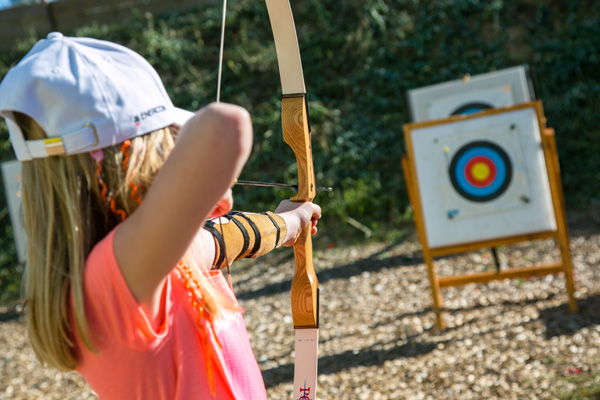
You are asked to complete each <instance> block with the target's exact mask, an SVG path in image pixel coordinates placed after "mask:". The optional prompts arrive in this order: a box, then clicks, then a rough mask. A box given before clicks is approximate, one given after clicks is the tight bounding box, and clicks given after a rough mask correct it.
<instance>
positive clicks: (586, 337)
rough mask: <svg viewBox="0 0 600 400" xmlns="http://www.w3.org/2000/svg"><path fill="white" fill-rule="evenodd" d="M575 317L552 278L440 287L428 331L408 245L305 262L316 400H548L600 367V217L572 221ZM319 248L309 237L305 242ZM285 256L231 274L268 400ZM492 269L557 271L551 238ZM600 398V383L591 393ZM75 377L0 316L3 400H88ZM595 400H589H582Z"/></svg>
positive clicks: (417, 264)
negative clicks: (442, 321)
mask: <svg viewBox="0 0 600 400" xmlns="http://www.w3.org/2000/svg"><path fill="white" fill-rule="evenodd" d="M569 225H570V238H571V252H572V261H573V268H574V274H575V280H576V283H577V293H576V297H577V298H578V303H579V307H580V312H579V314H572V313H570V312H569V309H568V304H567V301H568V300H567V294H566V289H565V286H564V279H563V277H562V276H561V275H550V276H546V277H542V278H534V279H521V280H504V281H496V282H491V283H489V284H487V285H482V284H469V285H466V286H461V287H455V288H447V289H443V291H442V296H443V299H444V303H445V307H446V309H447V312H446V313H445V318H446V322H447V323H448V329H446V330H445V331H443V332H439V331H438V330H437V329H436V327H435V316H434V314H433V312H432V311H431V295H430V291H429V285H428V281H427V275H426V267H425V265H424V264H423V260H422V258H421V253H420V250H419V245H418V242H417V241H416V239H415V237H414V235H412V236H409V238H408V239H407V240H405V241H403V242H401V243H369V244H365V245H361V246H353V247H336V246H333V245H330V246H328V249H327V250H320V251H316V252H315V266H316V268H317V270H318V276H319V281H320V287H321V329H320V348H319V380H318V382H319V390H318V397H319V398H321V399H373V400H375V399H460V400H465V399H557V398H561V396H564V394H565V393H569V392H570V391H572V390H573V386H574V384H573V381H574V380H576V379H577V378H578V377H582V376H583V377H585V376H588V377H590V379H592V377H594V376H596V378H598V377H599V376H600V375H597V372H598V371H599V367H600V352H599V348H600V279H599V278H600V276H599V275H600V269H599V264H600V209H598V210H595V211H594V212H589V213H586V214H578V213H574V212H572V213H569ZM316 240H319V239H316ZM290 253H291V252H290V251H287V250H278V251H277V252H275V253H273V254H270V255H268V256H266V257H264V258H263V259H262V260H257V261H254V262H246V261H244V262H240V263H237V264H236V265H235V266H234V268H232V274H233V280H234V285H235V286H236V293H237V295H238V297H239V298H240V300H241V302H242V305H243V306H244V307H245V309H246V314H245V319H246V323H247V325H248V331H249V334H250V339H251V341H252V344H253V347H254V351H255V354H256V356H257V358H258V360H259V363H260V367H261V369H262V371H263V375H264V378H265V382H266V384H267V390H268V395H269V398H270V399H289V398H290V396H291V386H292V382H291V380H292V376H293V358H292V349H293V334H294V333H293V328H292V319H291V315H290V306H289V288H290V284H291V276H292V271H293V258H290ZM499 255H500V260H501V262H502V264H503V265H507V266H517V265H527V264H529V263H540V262H546V261H552V260H556V258H557V255H558V252H557V251H556V246H555V245H554V242H553V241H552V240H544V241H537V242H533V243H523V244H521V245H518V246H510V247H505V248H502V249H499ZM436 265H437V266H438V273H439V274H440V275H443V274H448V273H455V274H456V273H463V272H467V271H476V270H481V269H483V268H494V267H493V259H492V257H491V254H490V253H489V251H486V250H483V251H479V252H474V253H468V254H464V255H459V256H454V257H448V258H444V259H442V260H439V261H438V263H437V264H436ZM599 386H600V383H599ZM93 398H96V396H95V395H94V394H93V392H92V391H91V390H90V389H89V387H87V385H86V384H85V382H84V381H83V380H82V379H81V378H79V377H78V376H77V375H76V374H74V373H57V372H55V371H53V370H51V369H49V368H46V367H44V366H42V365H40V364H39V363H38V362H37V360H36V359H35V356H34V355H33V352H32V351H31V350H30V348H29V347H28V344H27V340H26V333H25V329H24V326H23V324H22V322H21V321H20V320H19V318H18V313H17V312H15V309H14V308H11V309H4V310H3V311H2V312H0V399H62V400H67V399H93ZM592 398H599V397H592Z"/></svg>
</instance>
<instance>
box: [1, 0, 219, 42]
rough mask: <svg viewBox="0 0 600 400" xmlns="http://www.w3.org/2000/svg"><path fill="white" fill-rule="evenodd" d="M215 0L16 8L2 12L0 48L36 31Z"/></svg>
mask: <svg viewBox="0 0 600 400" xmlns="http://www.w3.org/2000/svg"><path fill="white" fill-rule="evenodd" d="M211 2H213V1H212V0H60V1H53V2H50V3H45V4H34V5H28V6H21V7H14V8H9V9H7V10H2V11H0V48H2V49H6V48H8V47H10V46H12V45H13V44H14V42H15V41H16V40H18V39H23V38H26V37H28V36H30V35H31V34H32V33H34V34H35V35H36V36H37V37H39V38H43V37H44V36H45V35H47V34H48V33H49V32H53V31H59V32H63V33H68V32H70V31H72V30H73V29H75V28H78V27H81V26H85V25H87V24H90V23H92V22H98V23H110V22H115V21H118V20H120V19H123V18H127V17H129V16H131V15H132V13H134V12H136V11H137V12H146V11H149V12H151V13H153V14H161V13H167V12H171V11H183V10H186V9H190V8H193V7H197V6H199V5H205V4H207V3H211Z"/></svg>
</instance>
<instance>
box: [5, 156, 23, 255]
mask: <svg viewBox="0 0 600 400" xmlns="http://www.w3.org/2000/svg"><path fill="white" fill-rule="evenodd" d="M2 178H3V180H4V191H5V193H6V202H7V203H8V210H9V213H10V222H11V225H12V232H13V237H14V241H15V246H16V248H17V256H18V258H19V262H20V263H21V264H25V261H26V259H27V256H26V249H27V239H26V237H25V229H24V228H23V224H22V223H21V218H20V215H21V163H20V162H19V161H6V162H3V163H2Z"/></svg>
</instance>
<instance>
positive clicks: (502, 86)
mask: <svg viewBox="0 0 600 400" xmlns="http://www.w3.org/2000/svg"><path fill="white" fill-rule="evenodd" d="M407 98H408V102H409V106H410V112H411V118H412V120H413V121H414V122H421V121H429V120H434V119H442V118H447V117H450V116H453V115H467V114H473V113H476V112H479V111H482V110H486V109H491V108H500V107H506V106H511V105H514V104H519V103H526V102H529V101H531V100H533V99H534V94H533V89H532V85H531V80H530V79H529V74H528V69H527V67H525V66H518V67H514V68H507V69H503V70H500V71H494V72H489V73H486V74H481V75H476V76H467V77H465V78H463V79H457V80H453V81H449V82H444V83H440V84H436V85H431V86H427V87H423V88H419V89H414V90H409V91H408V92H407Z"/></svg>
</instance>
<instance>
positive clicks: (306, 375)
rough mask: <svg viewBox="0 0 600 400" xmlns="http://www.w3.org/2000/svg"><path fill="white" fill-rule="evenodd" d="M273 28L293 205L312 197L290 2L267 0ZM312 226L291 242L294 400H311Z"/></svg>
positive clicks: (314, 317) (315, 314)
mask: <svg viewBox="0 0 600 400" xmlns="http://www.w3.org/2000/svg"><path fill="white" fill-rule="evenodd" d="M265 1H266V4H267V9H268V12H269V19H270V20H271V27H272V29H273V37H274V39H275V49H276V52H277V61H278V64H279V74H280V77H281V89H282V94H283V96H282V101H281V123H282V130H283V139H284V141H285V142H286V143H287V144H288V145H289V146H290V147H291V148H292V150H293V152H294V155H295V156H296V162H297V165H298V194H297V195H296V196H294V197H292V198H291V200H292V201H298V202H305V201H312V200H313V199H314V197H315V194H316V186H315V173H314V168H313V159H312V147H311V132H310V125H309V122H308V108H307V101H306V89H305V87H304V75H303V73H302V63H301V60H300V50H299V47H298V38H297V36H296V27H295V24H294V17H293V15H292V9H291V6H290V2H289V0H265ZM312 252H313V249H312V238H311V224H309V225H308V226H307V227H305V228H304V229H303V230H302V233H301V234H300V236H299V237H298V239H297V241H296V243H295V244H294V257H295V260H296V272H295V274H294V280H293V281H292V293H291V298H292V317H293V320H294V329H295V337H296V343H295V349H296V360H295V366H294V395H293V398H294V399H315V396H316V389H317V388H316V383H317V382H316V380H317V344H318V327H319V311H318V307H319V301H318V297H319V296H318V287H319V283H318V280H317V276H316V274H315V269H314V266H313V257H312Z"/></svg>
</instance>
